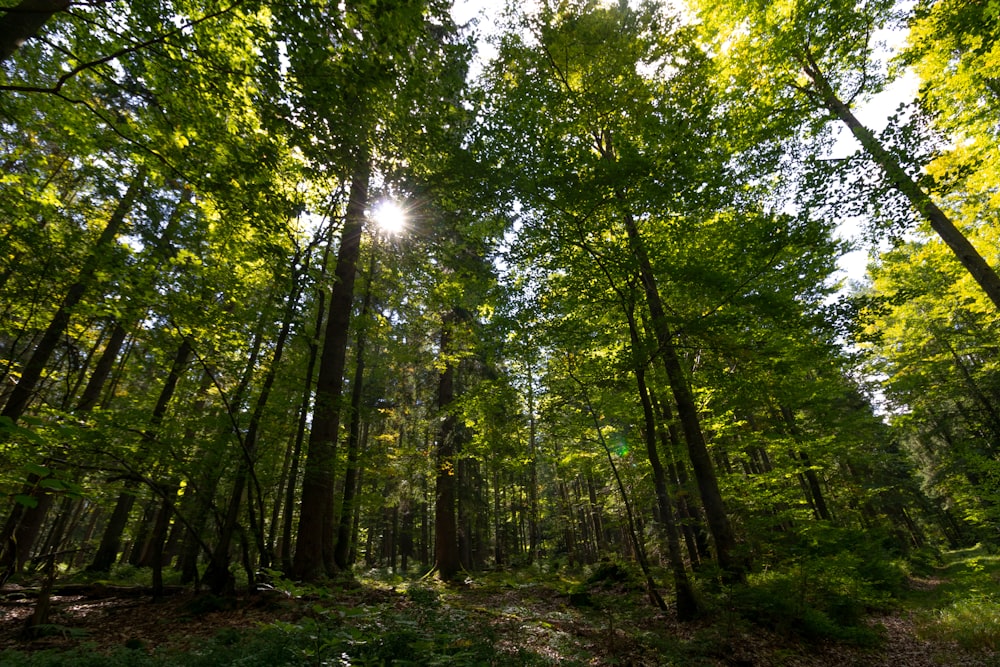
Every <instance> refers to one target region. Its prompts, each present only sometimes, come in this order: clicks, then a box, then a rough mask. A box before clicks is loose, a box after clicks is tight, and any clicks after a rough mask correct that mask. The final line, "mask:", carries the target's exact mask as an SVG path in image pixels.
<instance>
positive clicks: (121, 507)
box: [87, 481, 135, 572]
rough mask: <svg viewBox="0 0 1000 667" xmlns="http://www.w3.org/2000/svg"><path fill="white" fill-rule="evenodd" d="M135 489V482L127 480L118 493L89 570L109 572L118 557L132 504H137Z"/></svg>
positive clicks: (88, 567)
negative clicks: (123, 487)
mask: <svg viewBox="0 0 1000 667" xmlns="http://www.w3.org/2000/svg"><path fill="white" fill-rule="evenodd" d="M134 489H135V482H134V481H132V482H127V483H126V484H125V489H124V490H123V491H122V492H121V493H120V494H119V495H118V502H116V503H115V509H114V511H112V512H111V518H110V519H108V524H107V526H106V527H105V528H104V533H103V534H102V536H101V543H100V545H99V546H98V547H97V552H96V553H95V554H94V558H93V560H91V561H90V565H88V566H87V572H108V571H109V570H110V569H111V566H112V565H114V564H115V561H116V560H117V559H118V550H119V547H120V546H121V539H122V533H124V532H125V526H127V525H128V518H129V515H130V514H131V512H132V506H133V505H135V490H134Z"/></svg>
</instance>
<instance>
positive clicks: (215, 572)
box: [205, 254, 301, 595]
mask: <svg viewBox="0 0 1000 667" xmlns="http://www.w3.org/2000/svg"><path fill="white" fill-rule="evenodd" d="M299 259H300V257H299V255H298V254H296V255H295V257H294V258H293V259H292V265H293V269H292V277H291V283H292V284H291V289H290V290H289V292H290V293H289V295H288V297H287V299H286V300H285V304H286V306H285V312H284V315H283V318H282V323H281V329H280V330H279V331H278V336H277V338H276V339H275V342H274V352H273V354H272V357H271V363H270V364H269V366H268V369H267V372H266V373H265V374H264V380H263V382H262V383H261V388H260V393H259V394H257V401H256V402H255V404H254V409H253V413H252V414H251V415H250V423H249V424H248V426H247V431H246V435H245V436H243V437H240V434H239V432H237V433H236V434H235V435H236V437H237V439H238V440H239V441H240V442H239V444H240V461H239V464H238V466H237V468H236V476H235V478H234V479H233V488H232V492H231V493H230V496H229V505H228V507H227V510H226V515H225V518H224V520H223V524H222V527H221V529H220V531H219V542H218V544H217V546H216V550H215V552H214V553H213V555H212V560H211V563H210V564H209V569H208V571H207V572H206V573H205V581H206V583H208V585H209V588H210V589H211V591H212V592H213V593H215V594H217V595H218V594H220V593H223V592H226V593H228V592H231V591H230V590H229V589H230V581H231V577H230V575H229V550H230V546H231V544H232V538H233V533H234V531H235V530H236V523H237V519H238V517H239V511H240V502H241V501H242V498H243V493H244V490H245V489H246V485H247V481H248V480H251V479H252V481H253V482H254V483H255V484H254V487H255V488H256V490H257V492H258V497H259V496H260V489H259V485H257V484H256V481H257V477H256V474H255V472H254V465H255V463H256V458H257V441H258V440H259V435H258V434H259V432H260V424H261V420H262V419H263V416H264V409H265V408H266V407H267V402H268V400H269V399H270V396H271V390H272V389H273V387H274V381H275V378H276V377H277V375H278V368H279V366H280V365H281V360H282V356H283V355H284V351H285V344H286V343H287V342H288V336H289V334H290V333H291V330H292V325H293V324H294V320H295V311H296V310H297V309H298V303H299V295H300V286H301V283H300V278H301V275H300V272H299V269H298V268H297V267H298V263H299ZM262 339H263V332H258V333H257V335H256V336H255V339H254V346H253V353H252V354H251V356H250V363H249V364H248V367H247V377H249V375H250V374H251V373H252V372H253V370H254V368H255V367H256V365H257V356H258V352H259V349H260V344H261V341H262ZM250 491H251V490H249V489H247V496H248V500H249V497H250V495H251V493H250ZM247 505H248V508H247V509H248V510H249V511H250V512H251V517H250V519H251V521H250V523H251V530H252V531H253V533H254V537H255V540H256V542H257V548H258V550H259V551H260V558H261V561H262V564H263V565H264V566H265V567H269V566H270V564H271V558H270V555H269V554H267V553H266V548H265V546H264V535H263V526H262V525H261V526H257V525H255V524H256V523H257V522H256V521H255V520H254V514H253V505H252V503H249V502H248V503H247ZM261 510H263V508H261ZM260 519H261V522H263V519H264V516H263V512H262V511H261V515H260Z"/></svg>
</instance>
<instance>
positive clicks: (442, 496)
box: [434, 312, 461, 581]
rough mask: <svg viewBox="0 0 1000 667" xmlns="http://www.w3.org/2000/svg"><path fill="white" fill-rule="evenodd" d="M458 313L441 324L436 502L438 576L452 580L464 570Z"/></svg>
mask: <svg viewBox="0 0 1000 667" xmlns="http://www.w3.org/2000/svg"><path fill="white" fill-rule="evenodd" d="M457 319H458V318H457V316H456V315H455V313H453V312H451V313H448V314H447V315H446V316H445V317H444V318H443V321H442V325H441V344H440V355H441V357H442V358H443V359H444V360H445V365H444V369H443V370H442V371H441V375H440V376H439V377H438V395H437V403H438V410H439V413H440V420H441V421H440V426H439V428H438V436H437V457H436V465H437V477H436V486H435V501H434V552H435V561H436V562H435V566H436V567H437V572H438V577H439V578H440V579H441V580H442V581H450V580H451V579H453V578H454V577H455V575H456V574H458V571H459V569H460V568H461V560H460V553H459V549H458V525H457V520H456V517H455V500H456V486H457V478H458V475H457V466H456V463H457V453H458V452H457V449H458V447H457V438H458V434H457V433H456V430H457V419H456V417H455V415H454V414H453V413H452V412H451V409H452V405H451V404H452V402H453V401H454V400H455V363H454V362H453V361H451V360H450V359H449V355H450V354H451V340H452V332H451V327H452V326H453V325H454V323H455V322H456V321H457Z"/></svg>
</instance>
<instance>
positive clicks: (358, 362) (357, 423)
mask: <svg viewBox="0 0 1000 667" xmlns="http://www.w3.org/2000/svg"><path fill="white" fill-rule="evenodd" d="M375 250H376V248H375V246H374V244H373V247H372V249H371V258H370V260H369V263H368V284H367V285H366V286H365V296H364V302H363V304H362V306H361V322H362V324H361V328H360V329H359V331H358V336H357V340H356V341H355V344H354V382H353V383H352V384H351V408H350V413H349V419H350V424H349V425H348V429H347V469H346V470H345V471H344V497H343V498H344V499H343V502H342V503H341V505H340V520H339V521H338V523H337V543H336V545H335V546H334V550H333V561H334V563H336V564H337V568H339V569H340V570H347V569H348V568H349V567H350V565H351V563H350V562H349V561H348V558H347V557H348V555H349V554H350V550H351V523H352V522H353V520H354V498H355V496H356V495H357V485H358V458H359V455H360V445H361V399H362V397H363V394H364V382H365V346H366V343H367V341H368V336H367V327H368V314H369V311H370V309H371V303H372V282H373V281H374V279H375V261H376V258H375Z"/></svg>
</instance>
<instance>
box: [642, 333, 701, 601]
mask: <svg viewBox="0 0 1000 667" xmlns="http://www.w3.org/2000/svg"><path fill="white" fill-rule="evenodd" d="M629 329H630V331H631V333H632V345H633V348H634V349H636V350H637V349H638V344H639V335H638V330H637V328H636V326H635V320H634V318H632V317H631V316H629ZM634 372H635V379H636V383H637V384H638V387H639V399H640V402H641V403H642V414H643V418H644V420H645V424H646V428H645V429H644V437H645V441H646V454H647V456H648V457H649V465H650V468H652V470H653V489H654V491H655V494H656V504H657V507H658V509H659V514H660V522H661V525H662V526H663V530H664V533H665V534H666V537H667V553H668V554H669V556H670V569H671V572H672V573H673V576H674V588H675V589H676V592H677V618H678V620H681V621H690V620H693V619H694V618H695V617H696V616H697V615H698V602H697V598H696V597H695V595H694V589H692V588H691V582H690V581H689V580H688V576H687V570H686V569H685V567H684V557H683V556H682V555H681V545H680V535H679V534H678V531H677V522H676V521H675V520H674V510H673V507H672V506H671V503H670V496H669V494H668V492H667V476H666V473H665V472H664V470H663V463H662V462H661V461H660V455H659V453H658V452H657V450H656V431H657V425H656V416H655V414H654V412H653V402H652V401H651V400H650V398H649V390H648V389H647V388H646V369H645V368H644V367H643V365H642V363H641V361H640V360H638V359H637V360H636V363H635V369H634Z"/></svg>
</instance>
